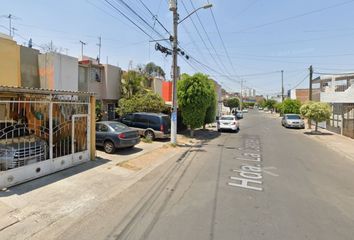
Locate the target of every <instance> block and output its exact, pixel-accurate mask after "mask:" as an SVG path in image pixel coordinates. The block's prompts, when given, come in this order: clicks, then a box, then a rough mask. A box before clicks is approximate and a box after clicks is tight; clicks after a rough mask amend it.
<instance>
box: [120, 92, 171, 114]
mask: <svg viewBox="0 0 354 240" xmlns="http://www.w3.org/2000/svg"><path fill="white" fill-rule="evenodd" d="M163 110H165V103H164V101H163V99H162V98H161V97H160V96H159V95H158V94H156V93H153V92H150V91H148V92H146V93H138V94H135V95H133V96H132V97H131V98H129V99H126V98H121V99H120V100H119V107H118V109H117V111H118V113H119V115H121V116H122V115H124V114H127V113H133V112H156V113H159V112H162V111H163Z"/></svg>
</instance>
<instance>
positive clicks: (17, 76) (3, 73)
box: [0, 33, 21, 87]
mask: <svg viewBox="0 0 354 240" xmlns="http://www.w3.org/2000/svg"><path fill="white" fill-rule="evenodd" d="M0 85H1V86H9V87H20V86H21V65H20V46H18V45H17V43H16V42H15V41H14V40H12V38H11V37H10V36H8V35H5V34H1V33H0Z"/></svg>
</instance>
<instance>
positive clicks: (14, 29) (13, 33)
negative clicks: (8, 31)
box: [10, 27, 17, 37]
mask: <svg viewBox="0 0 354 240" xmlns="http://www.w3.org/2000/svg"><path fill="white" fill-rule="evenodd" d="M15 31H17V29H16V28H14V27H12V37H15ZM10 36H11V35H10Z"/></svg>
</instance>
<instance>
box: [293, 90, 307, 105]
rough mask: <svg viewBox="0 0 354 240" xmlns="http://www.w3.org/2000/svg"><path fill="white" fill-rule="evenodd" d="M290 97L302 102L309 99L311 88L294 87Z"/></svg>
mask: <svg viewBox="0 0 354 240" xmlns="http://www.w3.org/2000/svg"><path fill="white" fill-rule="evenodd" d="M290 99H296V100H299V101H300V102H301V103H305V102H307V101H309V89H308V88H302V89H292V90H290Z"/></svg>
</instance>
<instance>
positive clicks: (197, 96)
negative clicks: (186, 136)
mask: <svg viewBox="0 0 354 240" xmlns="http://www.w3.org/2000/svg"><path fill="white" fill-rule="evenodd" d="M209 92H210V90H209V84H208V76H206V75H204V74H202V73H196V74H194V75H193V76H189V75H188V74H182V76H181V80H179V81H178V84H177V96H178V106H179V108H180V110H181V113H182V117H183V123H184V124H186V125H187V126H189V128H190V130H191V136H193V133H194V129H195V128H198V127H201V126H202V125H203V124H204V120H205V115H206V110H207V109H208V107H209V106H210V100H211V99H210V94H209Z"/></svg>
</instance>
